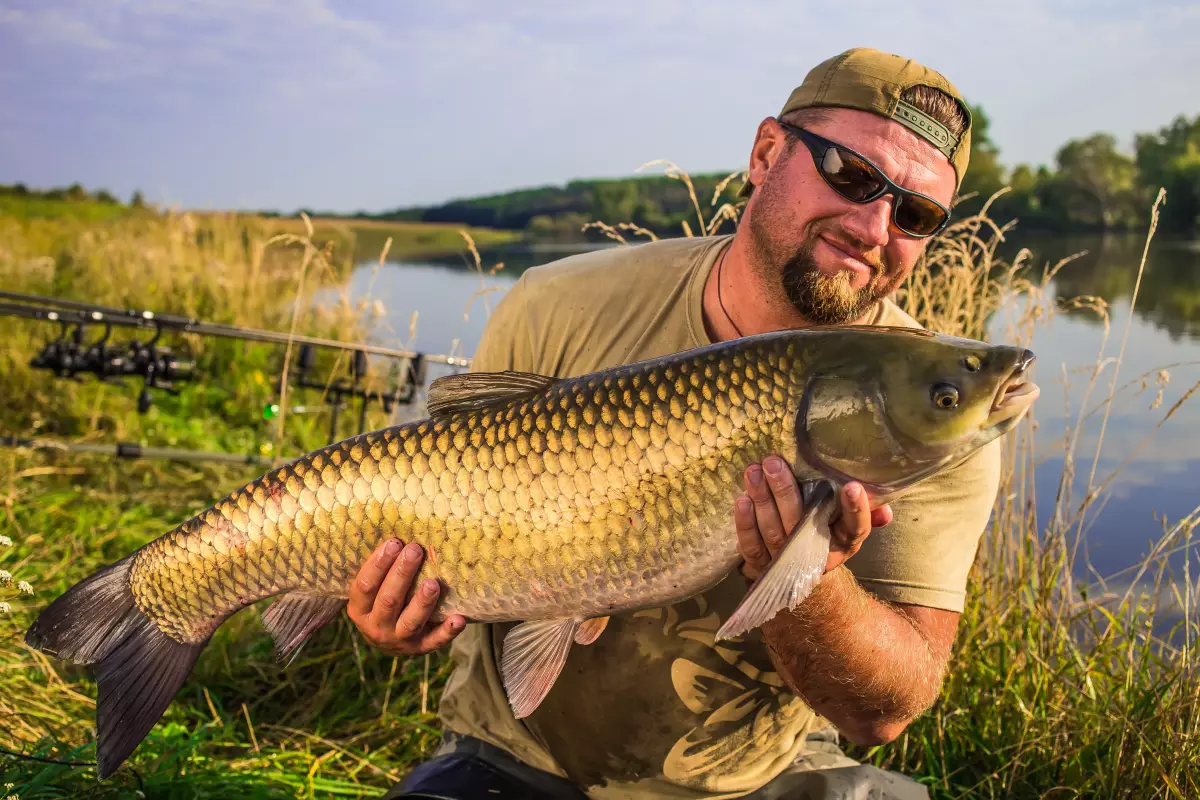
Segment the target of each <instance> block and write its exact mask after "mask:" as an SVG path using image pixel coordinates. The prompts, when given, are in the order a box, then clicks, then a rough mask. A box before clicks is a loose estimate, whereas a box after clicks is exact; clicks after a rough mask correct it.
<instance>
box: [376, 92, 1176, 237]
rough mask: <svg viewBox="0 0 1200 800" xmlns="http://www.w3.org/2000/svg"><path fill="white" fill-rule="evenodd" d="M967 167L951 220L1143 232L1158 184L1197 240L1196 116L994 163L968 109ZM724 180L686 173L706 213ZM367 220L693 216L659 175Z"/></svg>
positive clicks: (566, 230) (640, 220) (1169, 214)
mask: <svg viewBox="0 0 1200 800" xmlns="http://www.w3.org/2000/svg"><path fill="white" fill-rule="evenodd" d="M973 111H974V118H975V131H974V135H973V137H972V147H971V166H970V169H969V170H968V172H967V179H966V181H965V182H964V185H963V187H962V194H964V195H968V194H974V197H971V198H968V199H966V200H964V201H963V202H962V203H961V204H960V206H959V208H958V209H957V212H956V213H960V214H964V215H965V214H970V213H972V212H973V211H975V210H977V209H978V208H979V207H980V206H981V205H982V203H983V201H984V200H986V199H987V198H988V197H990V196H991V195H992V194H994V193H995V192H996V191H998V190H1000V189H1001V188H1003V187H1006V186H1008V187H1011V188H1010V190H1009V191H1008V192H1006V193H1005V194H1004V195H1001V196H1000V197H999V198H998V199H997V200H996V202H995V203H994V204H993V205H992V208H991V214H992V216H993V217H994V218H996V219H998V220H1001V221H1007V220H1010V219H1014V218H1015V219H1017V221H1018V225H1019V226H1020V229H1021V230H1022V231H1046V232H1057V233H1066V232H1091V231H1105V230H1109V231H1119V230H1127V229H1133V228H1139V227H1144V226H1145V225H1146V222H1147V219H1148V213H1149V207H1150V204H1151V203H1152V202H1153V199H1154V196H1155V194H1156V193H1157V191H1158V188H1159V187H1160V186H1162V187H1165V188H1166V190H1167V203H1166V205H1165V206H1164V207H1163V209H1162V215H1161V219H1160V229H1161V230H1162V231H1163V232H1164V233H1167V234H1172V235H1180V236H1197V235H1200V115H1197V116H1196V117H1195V118H1194V119H1188V118H1187V117H1184V116H1180V117H1179V118H1177V119H1176V120H1175V121H1174V122H1172V123H1171V124H1170V125H1167V126H1165V127H1163V128H1161V129H1160V130H1158V131H1156V132H1153V133H1141V134H1138V135H1137V136H1136V137H1135V141H1134V151H1133V154H1132V155H1130V154H1128V153H1125V152H1123V151H1122V150H1121V149H1120V148H1119V147H1118V144H1117V141H1116V139H1115V138H1114V137H1113V136H1111V135H1110V134H1106V133H1097V134H1093V135H1092V136H1089V137H1087V138H1085V139H1077V140H1072V141H1069V142H1067V143H1066V144H1064V145H1063V146H1062V147H1061V148H1059V150H1058V152H1057V154H1056V155H1055V159H1054V164H1053V165H1051V166H1045V165H1042V166H1037V167H1033V166H1030V165H1027V164H1020V165H1018V166H1016V167H1014V168H1012V169H1008V168H1006V167H1005V166H1004V165H1003V164H1002V163H1001V161H1000V150H999V148H997V147H996V145H995V143H994V142H993V141H992V140H991V137H990V135H989V131H988V128H989V119H988V116H987V114H986V113H985V112H984V110H983V109H982V108H979V107H975V108H974V109H973ZM727 175H728V173H724V172H723V173H713V174H703V175H693V176H692V181H693V183H694V185H695V187H696V194H697V199H698V201H699V203H700V205H701V208H702V209H704V212H705V215H706V217H707V216H711V214H712V212H713V211H714V210H715V209H714V208H713V207H712V206H710V202H711V200H712V195H713V190H714V188H715V187H716V186H717V184H718V183H719V182H720V181H721V180H723V179H724V178H725V177H726V176H727ZM740 185H741V183H740V180H738V179H734V180H733V181H731V182H730V183H729V185H728V186H727V187H726V188H725V190H724V192H723V194H722V197H721V198H720V200H719V201H718V203H717V205H718V206H719V205H720V203H721V202H723V201H724V200H731V201H732V200H734V199H735V193H736V192H737V190H738V188H739V186H740ZM357 216H360V217H367V218H372V219H388V220H409V221H425V222H451V223H458V224H469V225H478V226H485V227H493V228H505V229H509V230H525V231H528V232H529V233H531V234H534V235H539V236H543V237H548V236H559V237H571V238H578V236H579V230H580V228H581V227H582V226H583V225H584V224H586V223H588V222H592V221H595V220H601V221H604V222H607V223H609V224H612V225H615V224H617V223H620V222H633V223H635V224H637V225H640V226H642V227H644V228H648V229H650V230H652V231H654V232H655V233H656V234H659V235H667V236H677V235H679V234H680V233H682V228H681V223H683V222H684V221H687V222H688V224H689V225H691V226H692V229H693V231H694V230H695V219H696V215H695V211H694V208H693V205H692V201H691V198H690V197H689V196H688V192H687V187H686V186H685V185H684V184H683V183H682V182H681V181H678V180H674V179H671V178H668V177H663V176H648V177H631V178H618V179H612V180H575V181H571V182H570V183H568V184H566V185H565V186H542V187H538V188H532V189H522V190H519V191H513V192H503V193H500V194H493V195H487V196H484V197H474V198H468V199H461V200H453V201H451V202H448V203H444V204H441V205H437V206H429V207H421V208H405V209H397V210H395V211H391V212H387V213H384V214H377V215H367V214H359V215H357Z"/></svg>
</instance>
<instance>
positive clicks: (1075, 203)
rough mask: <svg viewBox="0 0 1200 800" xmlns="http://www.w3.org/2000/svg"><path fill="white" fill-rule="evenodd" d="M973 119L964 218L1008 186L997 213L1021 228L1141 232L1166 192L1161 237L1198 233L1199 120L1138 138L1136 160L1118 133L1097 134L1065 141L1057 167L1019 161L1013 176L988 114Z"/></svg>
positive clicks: (978, 113)
mask: <svg viewBox="0 0 1200 800" xmlns="http://www.w3.org/2000/svg"><path fill="white" fill-rule="evenodd" d="M975 118H976V124H977V125H978V129H977V132H976V135H975V137H974V139H973V140H972V147H971V166H970V168H969V170H968V171H967V179H966V181H964V184H963V187H962V192H963V194H964V195H965V194H968V193H975V194H976V197H975V198H974V199H973V200H968V201H966V202H965V203H964V204H963V205H962V207H961V208H962V210H963V211H964V212H965V213H972V212H973V211H974V210H977V209H978V208H979V207H980V206H981V205H982V202H983V200H984V199H986V198H988V197H991V196H992V194H994V193H995V192H997V191H999V190H1000V189H1001V188H1002V187H1006V186H1008V187H1011V192H1009V193H1008V194H1005V195H1002V196H1000V197H998V198H997V199H996V200H995V202H994V204H993V205H992V210H991V213H992V215H993V216H995V217H996V218H998V219H1011V218H1016V219H1018V220H1020V230H1022V231H1026V232H1028V231H1051V232H1066V231H1115V230H1135V229H1141V228H1143V227H1144V225H1145V209H1146V208H1147V207H1148V206H1149V205H1150V203H1151V201H1152V200H1153V199H1154V196H1155V194H1156V193H1157V192H1158V189H1159V188H1160V187H1162V188H1165V189H1166V190H1167V195H1168V197H1169V198H1170V201H1169V202H1168V203H1167V204H1166V205H1165V206H1164V207H1163V209H1162V218H1161V221H1160V226H1161V231H1162V233H1163V234H1165V235H1167V236H1187V237H1195V236H1200V115H1197V116H1196V117H1195V118H1194V119H1191V120H1189V119H1188V118H1187V117H1184V116H1180V117H1178V118H1177V119H1175V120H1174V121H1173V122H1172V123H1171V124H1170V125H1167V126H1165V127H1163V128H1161V129H1160V130H1158V131H1157V132H1154V133H1139V134H1137V136H1136V137H1135V139H1134V148H1133V154H1132V155H1130V154H1127V153H1125V152H1123V151H1122V150H1121V149H1120V148H1119V147H1118V143H1117V141H1116V139H1115V138H1114V137H1113V136H1112V135H1110V134H1107V133H1095V134H1092V135H1091V136H1088V137H1086V138H1083V139H1073V140H1071V141H1069V142H1067V143H1066V144H1064V145H1063V146H1062V147H1061V148H1059V150H1058V152H1057V153H1056V154H1055V158H1054V165H1053V166H1052V167H1047V166H1038V167H1034V166H1031V165H1028V164H1018V165H1017V166H1016V167H1014V168H1013V169H1012V170H1011V171H1008V170H1005V169H1004V167H1003V166H1001V164H1000V162H999V151H998V149H997V148H996V146H995V144H994V143H993V142H992V141H991V138H990V136H989V133H988V127H989V122H990V121H989V119H988V117H987V115H986V114H985V113H984V112H983V110H982V109H976V110H975Z"/></svg>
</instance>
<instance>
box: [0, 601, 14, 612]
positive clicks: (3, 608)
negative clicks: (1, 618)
mask: <svg viewBox="0 0 1200 800" xmlns="http://www.w3.org/2000/svg"><path fill="white" fill-rule="evenodd" d="M11 613H12V606H10V605H9V604H8V603H0V614H11Z"/></svg>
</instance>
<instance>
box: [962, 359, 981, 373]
mask: <svg viewBox="0 0 1200 800" xmlns="http://www.w3.org/2000/svg"><path fill="white" fill-rule="evenodd" d="M963 366H964V367H966V368H967V372H979V370H980V369H981V368H982V367H983V362H982V361H980V360H979V356H967V357H966V358H964V359H963Z"/></svg>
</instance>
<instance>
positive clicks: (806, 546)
mask: <svg viewBox="0 0 1200 800" xmlns="http://www.w3.org/2000/svg"><path fill="white" fill-rule="evenodd" d="M804 495H805V497H804V515H803V516H802V517H801V518H800V521H799V522H798V523H796V528H795V530H793V531H792V535H791V536H790V537H789V538H788V541H787V544H786V545H784V547H783V550H781V551H780V552H779V555H777V556H776V557H775V560H774V561H772V562H771V565H770V566H769V567H767V571H766V572H764V573H763V574H762V576H761V577H759V579H758V582H757V583H755V584H754V585H753V586H752V587H750V591H749V592H747V593H746V596H745V597H744V598H742V602H741V603H739V604H738V607H737V608H736V609H734V611H733V614H731V615H730V617H729V619H727V620H725V624H724V625H722V626H721V629H720V630H718V631H717V636H716V638H717V640H718V641H720V640H721V639H731V638H733V637H734V636H740V635H742V634H743V633H745V632H746V631H749V630H753V629H754V628H757V627H759V626H760V625H762V624H764V623H765V622H767V621H769V620H770V619H771V618H772V617H774V616H775V615H776V614H777V613H779V612H780V611H781V610H783V609H785V608H786V609H789V610H791V609H794V608H795V607H796V606H798V605H800V603H802V602H803V601H804V599H805V598H806V597H808V595H809V593H811V592H812V590H813V587H815V586H816V585H817V583H818V582H819V581H820V580H821V575H822V574H823V573H824V570H825V562H826V561H828V560H829V522H830V519H831V518H832V516H833V514H834V512H835V511H836V510H837V507H838V506H837V493H836V492H835V491H834V490H833V486H832V485H831V484H830V483H829V482H828V481H821V482H820V483H818V484H817V485H816V486H814V487H804Z"/></svg>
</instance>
